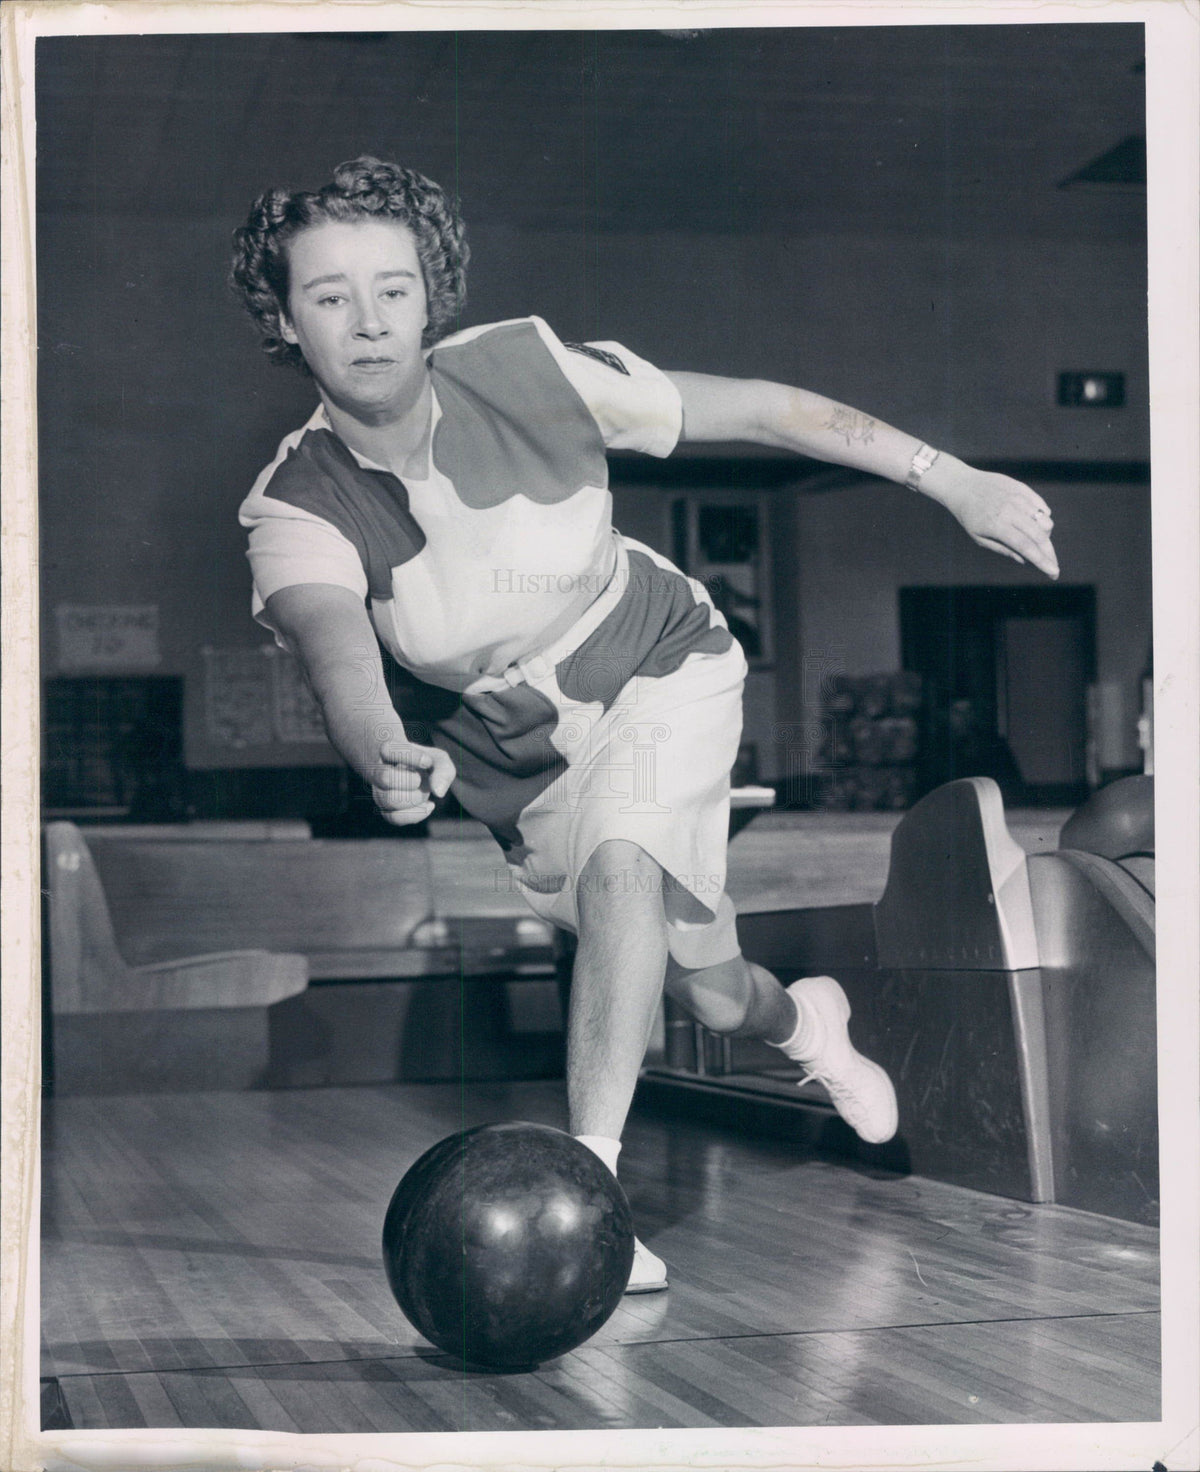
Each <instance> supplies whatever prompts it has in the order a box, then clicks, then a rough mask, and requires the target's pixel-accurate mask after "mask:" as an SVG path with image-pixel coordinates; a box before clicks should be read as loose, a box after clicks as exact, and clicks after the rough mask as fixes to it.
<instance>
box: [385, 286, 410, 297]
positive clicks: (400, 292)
mask: <svg viewBox="0 0 1200 1472" xmlns="http://www.w3.org/2000/svg"><path fill="white" fill-rule="evenodd" d="M407 295H408V292H407V291H405V290H404V288H403V287H402V286H392V287H389V288H388V290H387V291H385V292H384V296H389V297H397V296H407Z"/></svg>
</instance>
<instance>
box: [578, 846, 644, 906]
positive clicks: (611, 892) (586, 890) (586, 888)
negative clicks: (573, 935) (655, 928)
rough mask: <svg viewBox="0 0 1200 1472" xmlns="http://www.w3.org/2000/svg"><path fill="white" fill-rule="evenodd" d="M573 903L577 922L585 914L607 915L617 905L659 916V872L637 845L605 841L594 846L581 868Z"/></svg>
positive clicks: (642, 849)
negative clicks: (576, 909) (575, 898)
mask: <svg viewBox="0 0 1200 1472" xmlns="http://www.w3.org/2000/svg"><path fill="white" fill-rule="evenodd" d="M577 883H578V894H577V903H578V908H579V915H580V919H581V920H585V919H586V918H587V916H588V915H589V914H594V913H608V912H611V911H612V910H613V909H614V908H616V907H617V906H618V905H619V906H620V907H621V908H623V909H628V908H629V907H630V906H633V907H636V908H637V909H638V910H646V911H648V912H650V913H653V914H654V915H655V916H661V915H662V913H663V910H662V903H663V900H662V894H663V871H662V869H661V868H660V866H659V865H658V863H657V862H656V861H655V860H654V859H652V858H651V857H650V855H649V854H648V853H647V852H646V850H645V849H644V848H642V846H641V845H640V844H637V843H634V842H632V841H631V840H630V839H627V838H607V839H605V840H604V842H603V843H600V844H597V845H596V847H595V848H594V849H593V850H592V853H591V856H590V858H589V859H588V861H587V863H586V864H585V865H584V866H583V872H582V873H581V874H580V876H579V879H578V881H577Z"/></svg>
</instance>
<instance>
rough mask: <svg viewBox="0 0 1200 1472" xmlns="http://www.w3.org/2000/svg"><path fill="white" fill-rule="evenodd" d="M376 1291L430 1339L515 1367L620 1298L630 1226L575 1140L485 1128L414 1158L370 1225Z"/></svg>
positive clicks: (601, 1171)
mask: <svg viewBox="0 0 1200 1472" xmlns="http://www.w3.org/2000/svg"><path fill="white" fill-rule="evenodd" d="M383 1260H384V1266H385V1268H386V1269H387V1277H388V1283H389V1284H390V1285H391V1289H392V1292H393V1293H394V1294H395V1296H396V1302H397V1303H398V1304H399V1305H400V1307H401V1309H402V1310H403V1311H404V1315H405V1317H406V1318H407V1319H408V1321H409V1322H410V1323H411V1324H412V1326H413V1328H414V1329H417V1330H418V1331H419V1332H420V1333H421V1334H423V1335H424V1336H425V1338H426V1339H428V1340H430V1342H431V1343H433V1344H436V1345H437V1347H438V1348H439V1349H444V1350H445V1351H446V1352H447V1353H448V1354H452V1355H454V1356H455V1357H456V1358H459V1359H462V1360H464V1361H466V1362H468V1363H471V1364H476V1365H481V1366H486V1367H489V1368H493V1369H506V1370H515V1369H529V1368H532V1367H533V1366H534V1365H538V1364H541V1363H542V1362H543V1361H544V1360H549V1359H554V1358H555V1357H556V1356H558V1355H561V1354H566V1353H567V1352H568V1351H569V1350H572V1349H575V1348H576V1347H577V1346H578V1345H580V1344H582V1343H583V1342H584V1340H585V1339H588V1338H590V1337H591V1336H592V1335H593V1334H594V1333H595V1332H596V1330H597V1329H599V1328H600V1326H601V1325H602V1324H603V1323H604V1322H605V1320H607V1319H608V1317H609V1316H610V1315H611V1314H612V1312H613V1310H614V1309H615V1308H616V1306H617V1304H618V1303H619V1302H620V1301H621V1295H622V1294H623V1293H624V1291H625V1285H626V1283H627V1282H628V1281H629V1272H630V1269H631V1267H632V1265H633V1220H632V1217H631V1215H630V1211H629V1203H628V1202H627V1201H626V1199H625V1193H624V1191H622V1189H621V1187H620V1186H619V1185H618V1184H617V1179H616V1177H615V1176H614V1175H613V1174H612V1172H611V1171H610V1170H609V1169H608V1168H607V1166H605V1165H604V1163H603V1162H602V1161H601V1160H599V1159H598V1158H597V1156H595V1155H594V1154H593V1153H592V1152H591V1151H590V1150H589V1149H588V1148H587V1146H586V1145H581V1144H580V1143H579V1141H578V1140H576V1139H575V1138H574V1137H573V1136H571V1135H568V1134H564V1133H563V1132H562V1131H561V1130H556V1129H551V1128H550V1127H549V1126H548V1125H540V1124H524V1123H513V1124H489V1125H482V1126H480V1127H479V1128H477V1129H471V1130H465V1131H464V1132H463V1133H461V1134H457V1135H450V1136H448V1137H447V1138H446V1139H444V1140H442V1141H441V1142H440V1143H439V1144H437V1145H434V1146H433V1148H432V1149H431V1150H427V1151H426V1152H425V1154H424V1155H422V1156H421V1158H420V1159H419V1160H418V1161H417V1162H416V1163H415V1164H414V1165H413V1166H412V1167H411V1169H410V1170H409V1171H408V1172H407V1173H406V1174H405V1176H404V1178H403V1179H402V1180H401V1182H400V1184H399V1185H398V1186H397V1187H396V1190H395V1192H394V1193H393V1195H392V1200H391V1204H390V1205H389V1206H388V1211H387V1216H386V1218H385V1220H384V1224H383Z"/></svg>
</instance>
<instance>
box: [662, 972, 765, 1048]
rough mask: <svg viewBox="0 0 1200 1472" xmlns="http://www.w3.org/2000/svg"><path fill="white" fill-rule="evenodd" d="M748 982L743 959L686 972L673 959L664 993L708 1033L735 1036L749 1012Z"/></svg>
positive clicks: (748, 977)
mask: <svg viewBox="0 0 1200 1472" xmlns="http://www.w3.org/2000/svg"><path fill="white" fill-rule="evenodd" d="M751 985H752V983H751V978H750V975H749V971H748V969H747V966H746V961H745V958H744V957H742V956H734V957H733V959H732V960H729V961H722V962H720V963H719V964H718V965H716V966H705V967H703V968H702V969H700V970H696V971H690V970H688V969H687V968H686V967H684V966H680V964H679V963H678V961H676V960H675V958H674V957H673V956H672V957H669V958H668V961H667V979H666V988H665V989H666V993H667V995H668V996H669V997H670V998H671V999H672V1001H675V1002H678V1003H679V1004H680V1005H681V1006H682V1007H685V1008H686V1009H687V1011H689V1012H690V1013H691V1014H692V1016H693V1017H694V1018H695V1019H696V1021H697V1022H699V1023H701V1024H702V1025H703V1026H704V1027H707V1028H708V1030H709V1031H710V1032H716V1033H724V1034H728V1033H736V1032H738V1031H740V1030H741V1028H742V1027H743V1026H744V1025H745V1023H746V1019H747V1017H748V1016H749V1012H750V1002H751Z"/></svg>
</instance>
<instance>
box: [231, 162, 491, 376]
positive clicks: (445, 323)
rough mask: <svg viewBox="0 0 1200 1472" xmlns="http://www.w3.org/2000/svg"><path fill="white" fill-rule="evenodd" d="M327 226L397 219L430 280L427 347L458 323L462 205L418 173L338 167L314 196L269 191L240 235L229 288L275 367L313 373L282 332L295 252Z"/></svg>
mask: <svg viewBox="0 0 1200 1472" xmlns="http://www.w3.org/2000/svg"><path fill="white" fill-rule="evenodd" d="M327 220H338V221H344V222H345V221H355V220H396V221H397V222H398V223H399V224H401V225H405V226H407V227H408V229H409V230H410V231H411V232H412V236H413V240H414V242H415V244H416V248H417V258H418V259H419V260H420V262H421V271H422V273H423V274H424V277H425V294H426V297H427V298H428V309H429V324H428V326H427V327H426V328H425V332H424V335H423V338H422V341H423V343H424V345H425V346H426V347H428V346H429V345H430V344H431V343H435V342H436V341H437V340H438V338H439V337H442V336H443V335H444V334H445V332H446V331H447V329H448V328H450V327H451V326H452V325H453V324H454V322H455V321H456V320H457V318H458V314H459V313H460V312H461V311H462V307H463V303H464V302H465V301H466V299H467V285H466V266H467V258H468V255H469V251H468V249H467V242H466V234H465V230H464V228H463V222H462V218H461V216H460V215H459V212H458V204H457V201H455V200H453V199H452V198H451V197H450V196H449V195H448V194H447V193H446V192H445V190H444V189H442V188H441V187H440V186H439V185H437V184H435V183H434V182H433V181H432V179H426V178H425V177H424V175H422V174H418V173H416V172H414V170H412V169H402V168H400V167H399V165H397V164H392V163H385V162H383V161H381V160H380V159H377V158H371V157H370V156H368V155H364V156H363V157H361V158H354V159H351V160H350V161H349V162H348V163H344V164H339V165H338V167H337V168H336V169H335V170H334V174H333V179H332V181H331V182H330V183H328V184H326V185H325V186H324V187H323V188H322V189H318V190H317V191H316V193H315V194H310V193H298V194H289V193H288V191H287V190H286V189H268V190H267V192H266V193H265V194H260V195H259V197H258V198H257V199H256V200H255V201H254V203H253V205H251V207H250V214H249V216H248V217H247V220H246V223H245V225H243V226H242V228H241V229H240V230H235V231H234V233H233V266H232V269H231V271H230V277H229V279H230V285H231V286H232V287H233V289H234V291H235V292H236V293H237V295H238V296H239V297H240V298H241V301H242V304H243V306H244V307H245V308H246V310H247V311H248V312H249V314H250V316H251V318H252V319H253V321H254V325H255V326H256V327H257V328H258V333H259V337H260V339H261V341H262V346H263V351H264V352H265V353H266V354H267V356H268V357H269V358H270V359H271V360H272V362H275V363H287V364H290V365H291V366H293V367H296V368H300V369H301V370H302V371H304V372H307V371H308V367H307V365H306V364H305V362H304V357H303V355H302V353H301V352H300V349H299V348H298V347H297V346H296V345H295V344H294V343H289V342H285V341H284V338H283V333H282V331H281V329H280V320H279V319H280V313H281V311H283V310H285V309H286V306H287V299H288V245H289V243H290V242H291V241H292V240H293V239H294V238H295V237H296V236H297V235H298V234H299V233H300V232H301V231H302V230H305V229H307V228H308V227H309V226H310V225H320V224H323V223H324V222H325V221H327Z"/></svg>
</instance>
